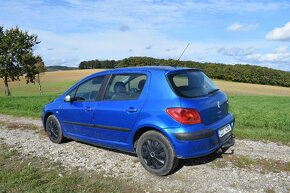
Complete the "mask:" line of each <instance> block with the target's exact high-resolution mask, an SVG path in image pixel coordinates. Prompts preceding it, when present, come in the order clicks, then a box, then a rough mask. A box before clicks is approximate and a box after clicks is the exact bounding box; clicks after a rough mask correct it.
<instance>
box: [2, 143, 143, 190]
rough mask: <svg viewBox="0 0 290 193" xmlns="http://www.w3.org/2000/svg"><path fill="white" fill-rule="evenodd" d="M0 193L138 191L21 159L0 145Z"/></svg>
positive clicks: (95, 176) (109, 180) (92, 175)
mask: <svg viewBox="0 0 290 193" xmlns="http://www.w3.org/2000/svg"><path fill="white" fill-rule="evenodd" d="M0 168H1V170H0V190H1V191H0V192H140V190H138V189H137V187H132V186H130V185H128V184H126V183H122V182H121V181H119V180H117V179H114V178H104V177H103V176H102V175H99V174H96V173H93V172H88V171H86V172H80V171H78V170H72V171H65V170H64V169H63V168H62V167H61V166H59V164H56V163H51V162H49V161H48V160H44V159H41V160H40V158H28V157H23V156H21V155H20V154H19V153H18V152H16V151H11V150H9V149H8V148H7V146H5V145H4V144H1V143H0Z"/></svg>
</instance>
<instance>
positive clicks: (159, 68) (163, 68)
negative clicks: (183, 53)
mask: <svg viewBox="0 0 290 193" xmlns="http://www.w3.org/2000/svg"><path fill="white" fill-rule="evenodd" d="M185 69H192V68H187V67H173V66H135V67H125V68H116V69H112V70H110V71H128V70H130V71H131V70H132V71H134V70H147V71H155V70H157V71H166V72H169V71H175V70H185Z"/></svg>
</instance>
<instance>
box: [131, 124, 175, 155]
mask: <svg viewBox="0 0 290 193" xmlns="http://www.w3.org/2000/svg"><path fill="white" fill-rule="evenodd" d="M147 131H157V132H159V133H161V134H162V135H164V136H165V137H166V138H167V139H168V141H169V142H170V143H171V145H172V147H173V148H174V144H173V143H172V141H171V139H170V137H169V136H168V135H167V133H166V132H165V131H163V130H162V129H160V128H156V127H153V126H144V127H141V128H139V129H137V130H136V131H135V133H134V135H133V141H132V142H133V148H134V151H136V146H137V141H138V139H139V138H140V137H141V135H143V134H144V133H146V132H147Z"/></svg>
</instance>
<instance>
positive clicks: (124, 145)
mask: <svg viewBox="0 0 290 193" xmlns="http://www.w3.org/2000/svg"><path fill="white" fill-rule="evenodd" d="M42 121H43V125H44V128H45V131H46V132H47V134H48V137H49V139H50V140H51V141H52V142H54V143H61V142H64V141H65V140H66V139H73V140H77V141H83V142H86V143H90V144H94V145H97V146H103V147H107V148H111V149H117V150H121V151H126V152H132V153H137V155H138V158H139V160H140V162H141V164H142V165H143V167H144V168H145V169H146V170H148V171H149V172H151V173H153V174H155V175H159V176H163V175H167V174H169V173H170V172H172V171H173V170H174V168H175V167H176V166H177V163H178V159H188V158H195V157H201V156H205V155H208V154H210V153H213V152H215V151H217V150H219V151H221V150H226V149H227V148H229V147H230V146H232V145H234V137H233V134H232V131H233V128H234V122H235V119H234V116H233V115H232V114H231V113H230V112H229V103H228V98H227V96H226V95H225V94H224V93H223V92H221V91H220V90H219V89H218V88H217V87H216V86H215V84H214V83H213V82H212V81H211V80H210V79H209V78H208V77H207V76H206V75H205V74H204V73H203V72H202V71H201V70H199V69H192V68H180V67H161V66H146V67H132V68H120V69H113V70H107V71H102V72H99V73H95V74H93V75H90V76H88V77H86V78H84V79H83V80H81V81H80V82H78V83H77V84H75V85H74V86H73V87H71V88H70V89H69V90H68V91H66V92H65V93H64V94H63V95H61V96H60V97H58V98H57V99H55V100H54V101H53V102H51V103H49V104H47V105H46V106H45V107H44V110H43V116H42Z"/></svg>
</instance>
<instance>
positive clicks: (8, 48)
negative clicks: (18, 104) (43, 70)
mask: <svg viewBox="0 0 290 193" xmlns="http://www.w3.org/2000/svg"><path fill="white" fill-rule="evenodd" d="M38 43H40V42H38V41H37V35H34V34H32V35H29V34H28V32H27V31H25V32H24V31H21V30H20V29H19V28H18V27H15V28H10V29H6V30H4V28H3V27H1V26H0V78H2V79H3V81H4V85H5V95H7V96H10V95H11V92H10V89H9V85H8V82H9V81H15V80H19V77H20V76H22V75H24V74H26V76H25V78H26V82H27V83H29V82H34V79H35V74H33V73H36V70H35V58H34V57H33V47H34V46H35V45H36V44H38Z"/></svg>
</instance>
